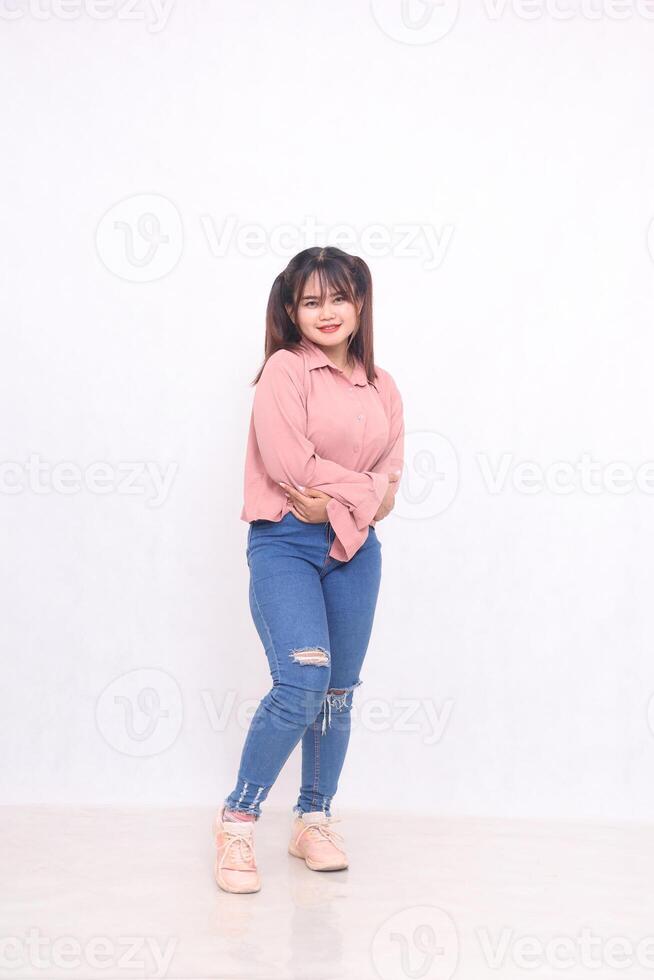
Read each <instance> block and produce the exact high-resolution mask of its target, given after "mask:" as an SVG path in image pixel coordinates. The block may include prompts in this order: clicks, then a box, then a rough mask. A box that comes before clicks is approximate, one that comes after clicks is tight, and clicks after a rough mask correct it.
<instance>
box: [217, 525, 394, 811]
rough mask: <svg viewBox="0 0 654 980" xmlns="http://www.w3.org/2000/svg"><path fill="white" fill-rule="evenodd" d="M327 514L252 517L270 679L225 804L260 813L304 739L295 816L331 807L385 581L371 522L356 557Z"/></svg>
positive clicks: (257, 599) (254, 579)
mask: <svg viewBox="0 0 654 980" xmlns="http://www.w3.org/2000/svg"><path fill="white" fill-rule="evenodd" d="M333 540H334V529H333V528H332V526H331V524H330V523H329V521H327V522H324V523H321V524H308V523H306V522H305V521H301V520H299V518H297V517H296V516H295V515H294V514H293V513H292V512H291V511H289V512H288V513H287V514H285V515H284V517H283V518H282V519H281V521H267V520H257V521H251V522H250V529H249V531H248V541H247V561H248V566H249V569H250V595H249V598H250V610H251V612H252V618H253V619H254V624H255V626H256V628H257V632H258V633H259V636H260V637H261V642H262V644H263V647H264V650H265V653H266V657H267V658H268V665H269V668H270V674H271V677H272V682H273V686H272V688H271V689H270V691H269V692H268V693H267V694H266V695H265V697H264V698H262V700H261V701H260V703H259V705H258V707H257V710H256V712H255V714H254V716H253V718H252V721H251V723H250V728H249V731H248V734H247V737H246V740H245V744H244V746H243V752H242V755H241V762H240V766H239V771H238V779H237V783H236V786H235V788H234V790H233V792H232V793H230V795H229V796H228V797H227V798H226V800H225V805H226V807H227V809H229V810H241V811H244V812H247V813H251V814H254V816H255V819H257V820H258V819H259V817H260V816H261V804H262V803H263V801H264V800H265V799H266V797H267V795H268V793H269V791H270V789H271V787H272V785H273V784H274V782H275V780H276V779H277V776H278V775H279V773H280V772H281V770H282V767H283V766H284V763H285V762H286V760H287V759H288V757H289V756H290V754H291V752H292V751H293V749H294V748H295V746H296V745H297V743H298V742H299V741H300V739H302V785H301V787H300V795H299V796H298V800H297V803H296V804H295V805H294V806H293V813H296V814H300V813H302V812H308V811H310V810H322V811H323V812H324V813H325V814H327V816H330V815H331V813H330V804H331V801H332V798H333V796H334V794H335V793H336V789H337V787H338V779H339V776H340V773H341V770H342V768H343V762H344V760H345V754H346V751H347V746H348V742H349V738H350V709H351V707H352V697H353V693H352V692H353V691H354V688H356V687H358V686H359V684H361V683H362V682H361V679H360V677H359V670H360V669H361V665H362V663H363V659H364V657H365V655H366V650H367V649H368V642H369V640H370V633H371V631H372V624H373V619H374V614H375V606H376V604H377V595H378V592H379V585H380V581H381V564H382V562H381V543H380V541H379V539H378V538H377V534H376V532H375V529H374V527H372V526H369V529H368V537H367V538H366V540H365V542H364V543H363V545H362V546H361V547H360V548H359V550H358V551H357V552H356V554H355V555H354V556H353V557H352V558H351V559H350V561H346V562H343V561H339V560H338V559H336V558H332V557H331V556H329V554H328V552H329V549H330V548H331V545H332V543H333Z"/></svg>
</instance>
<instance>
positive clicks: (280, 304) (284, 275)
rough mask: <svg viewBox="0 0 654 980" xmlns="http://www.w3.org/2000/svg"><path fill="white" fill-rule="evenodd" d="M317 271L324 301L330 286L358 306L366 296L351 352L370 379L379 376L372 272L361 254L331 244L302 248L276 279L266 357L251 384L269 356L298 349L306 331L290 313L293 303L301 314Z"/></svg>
mask: <svg viewBox="0 0 654 980" xmlns="http://www.w3.org/2000/svg"><path fill="white" fill-rule="evenodd" d="M314 272H315V273H316V274H317V276H318V281H319V283H320V302H321V303H323V302H324V298H325V295H326V292H327V290H328V289H333V290H334V292H338V293H340V294H341V295H343V296H345V297H346V298H347V299H348V300H349V301H350V302H351V303H353V304H354V305H355V306H357V307H358V304H359V303H360V302H361V301H362V300H363V306H362V307H361V313H360V314H359V325H358V327H357V328H356V330H355V331H354V333H353V334H351V336H350V337H348V356H349V355H350V354H351V355H353V356H354V357H357V358H358V359H359V360H360V361H361V363H362V364H363V366H364V368H365V371H366V375H367V376H368V381H370V382H373V381H374V380H375V377H376V374H375V359H374V355H373V345H372V276H371V275H370V269H369V268H368V266H367V265H366V263H365V262H364V261H363V259H361V258H359V257H358V255H349V254H348V253H347V252H343V251H341V249H340V248H335V247H334V246H333V245H327V246H326V247H325V248H318V247H316V248H305V249H304V251H302V252H298V254H297V255H296V256H294V257H293V258H292V259H291V261H290V262H289V263H288V265H287V266H286V268H285V269H284V271H283V272H280V273H279V275H278V276H277V278H276V279H275V281H274V283H273V286H272V289H271V290H270V296H269V297H268V307H267V309H266V340H265V356H264V361H263V364H262V365H261V367H260V368H259V371H258V373H257V376H256V377H255V379H254V381H252V382H251V384H253V385H256V384H257V382H258V381H259V378H260V377H261V375H262V373H263V369H264V367H265V366H266V361H267V360H268V358H269V357H270V356H271V355H272V354H274V353H275V351H277V350H281V349H282V348H284V349H286V350H295V349H296V348H297V347H298V346H299V345H300V343H301V342H302V339H303V334H302V332H301V331H300V329H299V328H298V327H296V326H295V324H294V323H293V320H291V318H290V317H289V315H288V313H287V311H286V307H287V306H290V307H291V309H292V312H293V316H295V317H296V316H297V311H298V308H299V305H300V298H301V296H302V293H303V291H304V286H305V283H306V282H307V280H308V279H309V278H310V277H311V276H312V275H313V273H314Z"/></svg>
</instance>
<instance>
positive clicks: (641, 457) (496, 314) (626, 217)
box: [0, 0, 654, 818]
mask: <svg viewBox="0 0 654 980" xmlns="http://www.w3.org/2000/svg"><path fill="white" fill-rule="evenodd" d="M75 3H76V0H68V6H65V7H64V6H61V5H59V6H58V5H57V4H56V2H55V0H41V7H40V8H38V9H39V10H40V11H41V12H40V13H39V14H38V15H37V8H35V7H31V6H30V5H29V3H28V0H11V2H10V0H0V7H1V9H2V17H1V21H2V22H1V23H0V26H1V27H2V41H1V45H2V52H1V58H0V80H1V82H2V90H3V92H4V97H3V99H2V116H1V119H0V124H1V127H2V132H3V134H4V137H5V144H6V149H5V151H4V152H3V154H2V162H1V164H0V166H1V167H2V190H3V195H2V197H3V208H2V215H1V221H0V228H1V232H0V233H1V234H2V238H3V239H4V248H3V254H4V259H3V272H4V274H5V276H6V281H5V283H4V286H3V288H2V305H3V307H4V311H3V315H2V355H3V356H2V367H1V372H2V374H1V382H2V383H1V385H0V425H1V427H2V440H1V446H2V449H1V451H0V453H1V458H2V460H3V462H4V464H5V465H4V467H3V470H2V474H3V480H4V484H3V485H4V488H5V489H4V492H3V493H2V494H0V505H1V508H2V515H3V524H4V535H5V544H4V547H3V548H2V554H3V559H4V561H3V571H2V582H1V583H0V586H1V590H2V596H3V604H4V612H3V616H2V655H3V664H4V671H3V675H4V696H3V712H2V713H3V716H4V724H3V733H2V742H3V745H2V747H1V752H2V758H3V766H2V768H1V770H0V780H1V790H2V799H3V801H4V802H11V803H16V802H38V801H52V802H56V803H69V802H86V803H123V802H130V803H162V804H167V803H186V802H198V803H203V804H204V803H206V804H209V803H217V802H218V801H219V800H220V799H222V798H223V797H224V796H225V795H226V794H227V792H229V791H230V790H231V788H232V786H233V784H234V781H235V774H236V765H237V761H238V756H239V753H240V748H241V744H242V740H243V737H244V734H245V723H244V721H243V719H242V718H241V717H240V716H239V713H238V711H239V708H240V709H245V708H247V707H248V706H249V707H253V706H254V704H255V703H256V701H257V699H258V698H259V697H261V696H262V695H263V693H264V692H265V691H266V690H267V688H268V681H269V679H268V674H267V669H266V664H265V659H264V655H263V650H262V648H261V646H260V644H259V639H258V636H257V634H256V631H255V629H254V625H253V623H252V621H251V619H250V613H249V608H248V600H247V584H248V579H247V565H246V561H245V538H246V532H247V525H246V524H245V523H243V522H240V521H239V515H240V508H241V504H242V496H241V491H242V468H243V460H244V450H245V437H246V433H247V424H248V419H249V410H250V402H251V398H252V389H250V388H249V387H248V382H249V381H250V379H251V378H252V377H253V375H254V373H255V371H256V370H257V368H258V367H259V364H260V358H261V353H262V348H263V314H264V308H265V302H266V299H267V295H268V291H269V289H270V285H271V283H272V280H273V278H274V276H275V275H276V274H277V272H278V271H279V270H280V269H281V268H282V267H283V266H284V265H285V264H286V262H287V261H288V258H290V256H291V255H292V254H294V253H295V252H296V251H299V250H300V249H301V248H303V247H305V246H306V245H310V244H316V243H322V242H332V243H335V244H341V245H342V246H343V247H345V248H347V249H348V250H350V251H352V252H357V253H358V254H361V255H363V256H364V257H365V258H366V259H367V261H368V262H369V263H370V266H371V268H372V271H373V276H374V281H375V290H376V295H375V305H376V353H377V360H378V363H379V364H381V365H382V366H383V367H386V368H387V369H388V370H390V371H391V373H392V374H393V375H394V377H395V379H396V380H397V382H398V384H399V386H400V388H401V390H402V392H403V395H404V401H405V410H406V426H407V459H406V470H405V474H404V477H403V485H402V489H401V491H400V497H399V498H398V505H397V509H396V511H395V512H394V513H393V515H392V516H391V517H389V518H388V520H386V521H384V522H382V523H380V525H379V537H380V539H381V540H382V542H383V558H384V579H383V585H382V593H381V597H380V603H379V607H378V614H377V619H376V623H375V631H374V635H373V640H372V642H371V646H370V650H369V653H368V657H367V659H366V663H365V665H364V670H363V671H362V675H361V676H362V679H363V681H364V684H363V685H362V687H361V688H360V689H359V691H358V692H357V696H356V702H355V704H356V707H355V713H354V732H355V734H353V739H352V742H351V749H350V754H349V757H348V762H347V768H346V771H345V773H344V774H343V778H342V781H341V791H340V793H339V796H338V798H337V800H338V803H339V804H340V806H357V807H359V806H360V807H365V806H370V805H375V806H379V807H384V808H394V809H397V810H407V811H409V810H420V811H424V812H433V813H443V814H464V813H468V814H480V815H486V814H497V815H514V816H522V815H536V814H537V815H542V816H551V815H560V816H562V815H565V816H568V817H577V816H578V817H582V816H583V817H588V816H592V817H611V818H619V817H628V818H632V817H634V818H650V817H651V815H652V811H653V809H654V783H653V781H652V779H651V771H652V764H653V763H654V736H653V734H652V729H654V711H652V712H651V722H652V725H651V726H650V724H649V722H648V708H649V699H650V696H651V694H652V692H653V691H654V663H653V661H652V655H651V649H652V634H653V625H654V624H653V614H652V605H651V590H652V589H651V586H652V582H651V547H652V546H651V541H652V509H653V507H654V499H653V496H652V493H653V491H654V467H652V464H651V462H650V461H651V460H652V459H653V458H654V448H653V446H652V439H651V433H652V407H653V396H652V387H651V357H652V353H653V346H654V345H653V343H652V335H651V323H652V308H653V305H654V302H653V301H654V261H653V258H652V254H650V251H649V249H648V232H649V228H650V222H651V220H652V218H653V217H654V180H653V179H652V175H653V174H654V129H653V128H652V125H651V95H652V82H653V81H654V62H653V61H652V55H651V52H652V45H653V44H654V20H652V16H654V11H649V10H648V9H647V8H645V6H644V3H641V4H637V3H636V0H634V2H633V3H630V2H629V0H624V2H623V3H622V4H621V5H620V6H619V7H618V5H617V3H616V4H615V5H614V6H611V4H610V3H609V0H604V6H603V7H602V6H601V5H600V3H601V0H596V5H595V6H594V7H593V8H592V10H591V7H590V4H589V3H586V4H585V5H583V6H582V5H577V6H576V7H575V6H574V4H573V0H570V3H569V4H568V6H567V7H565V9H568V10H569V12H570V13H571V16H570V17H569V18H567V17H566V18H565V19H564V13H563V12H562V11H563V10H564V5H563V4H562V3H561V4H559V7H555V6H554V5H553V4H552V3H550V4H549V6H548V7H543V9H540V8H539V7H538V4H537V3H536V5H534V3H533V2H532V3H529V4H527V0H524V5H523V7H520V6H519V5H518V3H517V0H516V4H515V5H514V6H513V7H511V5H509V4H507V5H506V8H505V9H504V8H503V7H502V4H501V3H500V2H499V0H497V2H496V3H491V2H490V0H487V2H486V4H484V3H480V4H474V5H472V4H471V5H468V6H466V8H465V9H462V10H460V11H458V17H457V16H456V15H457V9H456V8H455V7H454V6H453V5H452V4H448V3H447V2H446V3H445V4H444V5H442V6H440V7H435V8H434V9H433V10H431V15H430V10H429V7H427V6H425V5H424V4H422V3H420V2H417V0H416V2H415V6H412V7H411V8H410V9H409V15H410V16H414V17H416V18H419V17H420V15H421V14H423V13H424V14H425V18H424V20H425V23H424V25H423V27H419V26H416V25H418V24H419V20H416V22H415V23H414V26H413V27H408V26H406V25H403V24H402V21H401V18H400V14H401V4H400V3H399V2H394V0H393V2H391V0H373V2H372V4H370V5H369V4H368V3H365V2H361V3H351V2H345V0H332V2H331V3H329V4H324V3H311V4H307V3H303V2H302V0H286V2H279V0H277V2H275V0H273V2H270V3H253V2H241V3H238V4H233V3H225V2H222V0H218V2H216V0H214V2H212V3H202V2H200V0H189V2H186V3H183V2H182V0H176V2H175V3H174V4H173V5H172V6H171V5H170V4H169V3H167V4H166V5H165V7H164V8H163V10H161V9H158V8H156V7H155V6H153V5H151V4H147V5H146V4H145V2H144V0H141V2H140V5H139V4H137V5H136V6H135V8H134V10H133V12H132V14H131V19H128V18H127V10H126V8H125V7H124V4H123V3H116V4H114V5H113V7H108V8H107V10H106V11H105V12H106V13H107V19H99V13H100V12H102V11H104V7H102V8H101V7H100V6H99V5H98V6H97V7H94V6H92V4H91V0H89V2H88V4H87V5H86V6H84V5H83V4H82V0H80V2H79V4H78V5H77V6H76V5H75ZM539 9H540V15H539ZM593 11H594V12H595V13H593ZM598 11H599V12H598ZM620 11H622V12H623V13H624V12H626V14H627V16H626V18H625V19H619V15H620ZM14 12H15V13H14ZM66 13H68V18H66V17H64V14H66ZM534 13H535V14H536V15H537V16H535V17H534V19H531V18H532V15H533V14H534ZM150 196H152V197H150ZM147 214H151V215H152V216H153V220H154V224H153V223H152V220H150V219H148V218H147ZM143 215H146V217H145V218H143ZM139 220H140V221H141V224H140V228H139V226H137V222H138V221H139ZM312 222H313V223H315V224H317V225H320V226H322V230H321V231H319V232H318V234H317V236H316V238H315V239H312V238H311V237H310V234H309V225H310V224H311V223H312ZM230 223H231V224H233V226H234V227H233V228H231V227H230ZM247 226H249V231H248V228H247ZM339 226H346V227H349V228H350V229H351V230H352V233H353V234H352V238H351V239H350V240H348V239H347V238H340V239H339V238H337V237H335V235H336V232H337V231H338V228H339ZM244 229H245V230H244ZM253 229H254V230H253ZM257 229H258V230H257ZM341 231H342V228H341ZM237 232H238V233H239V234H240V237H239V236H238V235H237ZM223 233H224V235H225V237H224V239H223V237H222V236H223ZM407 235H408V236H409V238H410V239H411V243H410V247H407V244H406V240H407ZM161 236H164V237H165V240H160V239H161ZM383 236H386V239H387V242H386V244H384V237H383ZM651 238H652V249H653V251H654V234H652V235H651ZM153 242H154V244H153ZM157 242H158V244H157ZM258 242H259V244H257V243H258ZM130 244H131V251H130V248H129V247H128V246H129V245H130ZM584 454H587V457H588V459H589V460H591V461H592V462H593V463H594V466H595V469H594V471H593V473H594V475H592V474H591V475H592V479H593V480H594V481H595V483H597V484H598V485H600V489H599V491H594V490H592V488H591V487H590V485H589V484H588V482H587V479H588V478H586V482H584V478H582V475H581V474H580V473H579V471H574V469H573V467H575V466H576V465H577V464H578V461H579V460H580V459H581V458H582V457H583V455H584ZM31 455H33V457H34V458H35V460H36V462H38V463H40V465H41V475H40V481H41V486H42V487H45V489H46V491H48V490H49V492H39V490H38V488H37V487H36V485H35V484H34V483H33V485H32V486H30V485H29V484H28V476H27V474H26V471H25V464H26V462H27V460H28V458H29V457H30V456H31ZM502 460H503V461H504V465H505V466H506V467H507V471H506V474H505V479H504V480H503V478H502V475H501V473H500V476H499V477H498V485H497V487H496V490H497V492H492V489H493V485H492V481H493V473H496V471H497V469H498V467H500V464H501V463H502ZM527 462H530V463H533V464H535V466H536V468H537V469H536V470H529V471H526V470H525V469H524V467H523V464H525V463H527ZM559 462H560V463H563V464H568V471H567V472H566V471H562V473H563V476H564V477H565V479H566V480H568V481H569V486H570V487H571V492H565V493H563V492H559V491H558V490H557V487H556V485H555V484H553V483H552V482H551V481H552V480H553V479H555V477H556V473H555V472H554V471H553V470H552V469H551V467H552V465H553V464H556V463H559ZM619 462H620V463H623V464H625V466H626V467H627V469H626V470H623V471H619V470H617V469H616V468H615V467H614V469H611V467H612V466H613V465H614V464H616V463H619ZM64 463H65V464H69V468H68V469H61V468H59V469H54V467H55V464H64ZM94 463H104V464H108V465H109V466H110V467H113V468H114V469H113V471H112V470H105V471H104V472H105V484H104V485H105V486H106V487H107V488H108V492H107V493H99V492H98V490H99V485H98V484H97V483H96V484H95V485H94V484H93V483H90V485H89V486H83V487H82V488H81V489H78V490H77V491H75V487H76V486H79V483H77V484H76V480H78V478H80V477H81V478H82V480H84V479H87V478H88V479H90V478H91V476H93V471H90V470H89V468H90V467H91V464H94ZM127 463H131V464H133V473H134V477H135V480H136V483H135V486H133V487H132V490H134V488H135V489H136V490H140V492H138V493H136V492H128V489H129V488H128V487H127V486H126V485H125V473H124V472H123V470H122V469H121V468H122V467H124V466H125V464H127ZM147 463H149V464H150V469H149V470H148V469H146V464H147ZM645 464H649V469H647V468H646V466H645V468H643V469H641V470H640V471H639V474H640V481H641V486H640V488H639V487H638V486H637V485H636V484H635V483H634V481H635V480H636V479H637V477H638V473H637V471H638V468H639V467H641V466H644V465H645ZM521 467H523V468H522V469H521ZM21 468H22V469H21ZM539 471H540V472H541V473H543V474H544V476H545V477H547V478H548V479H549V481H550V485H549V486H548V485H545V486H544V487H543V486H542V485H541V486H540V489H539V483H538V479H540V477H539V476H538V473H539ZM157 473H158V474H159V477H158V478H159V479H160V480H161V479H163V480H164V481H165V480H166V479H168V480H170V481H172V482H170V483H169V484H168V485H166V484H165V482H164V486H163V489H160V490H159V491H157V490H156V484H155V482H154V480H155V477H156V474H157ZM534 474H536V480H535V481H534ZM95 475H96V479H97V475H98V471H95ZM618 477H620V480H619V479H618ZM624 477H627V478H628V479H627V483H626V484H625V481H624V479H623V478H624ZM629 479H630V480H631V484H629V482H628V480H629ZM17 481H22V489H19V492H15V493H14V492H9V489H8V488H9V485H10V484H12V483H17ZM601 481H603V485H601ZM625 486H626V490H625ZM530 487H532V488H533V487H535V492H528V490H529V488H530ZM66 488H68V490H70V491H71V492H64V491H65V490H66ZM134 671H136V672H137V673H134V674H132V673H131V672H134ZM110 685H113V686H110ZM103 692H104V693H103ZM138 697H140V698H141V700H140V702H139V701H138ZM151 697H154V700H151ZM116 698H117V700H116ZM157 698H158V701H157ZM379 705H381V709H380V708H379ZM384 710H386V712H387V715H386V717H385V718H384V716H383V715H382V714H380V713H379V712H380V711H381V712H383V711H384ZM375 711H377V712H378V713H377V714H375V713H374V712H375ZM221 712H222V713H221ZM130 723H133V727H130ZM439 726H440V727H439ZM298 773H299V750H296V753H295V754H294V756H293V757H292V759H291V760H290V761H289V764H288V766H287V767H286V769H285V771H284V773H283V774H282V776H281V777H280V780H279V781H278V783H277V784H276V786H275V788H274V789H273V791H272V793H271V795H270V797H269V801H270V803H271V804H274V805H282V806H286V805H288V806H289V807H290V805H291V803H293V802H294V800H295V797H296V793H297V787H298Z"/></svg>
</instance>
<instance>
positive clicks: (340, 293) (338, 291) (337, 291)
mask: <svg viewBox="0 0 654 980" xmlns="http://www.w3.org/2000/svg"><path fill="white" fill-rule="evenodd" d="M329 295H330V296H344V295H345V293H344V292H343V290H342V289H332V290H331V291H330V293H329ZM302 299H320V297H319V296H303V297H302Z"/></svg>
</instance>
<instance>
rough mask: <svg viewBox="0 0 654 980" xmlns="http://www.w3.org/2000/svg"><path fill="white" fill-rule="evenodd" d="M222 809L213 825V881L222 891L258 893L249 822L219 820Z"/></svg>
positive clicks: (223, 809)
mask: <svg viewBox="0 0 654 980" xmlns="http://www.w3.org/2000/svg"><path fill="white" fill-rule="evenodd" d="M224 812H225V807H224V806H223V807H222V809H221V811H220V813H219V814H218V816H217V817H216V820H215V823H214V838H215V843H216V863H215V867H214V875H215V878H216V882H217V884H218V886H219V887H220V888H222V890H223V891H225V892H239V893H242V892H258V891H259V889H260V888H261V879H260V878H259V872H258V871H257V862H256V858H255V856H254V833H253V831H254V823H255V821H253V820H247V821H246V820H243V821H240V820H238V821H231V820H223V815H224Z"/></svg>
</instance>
